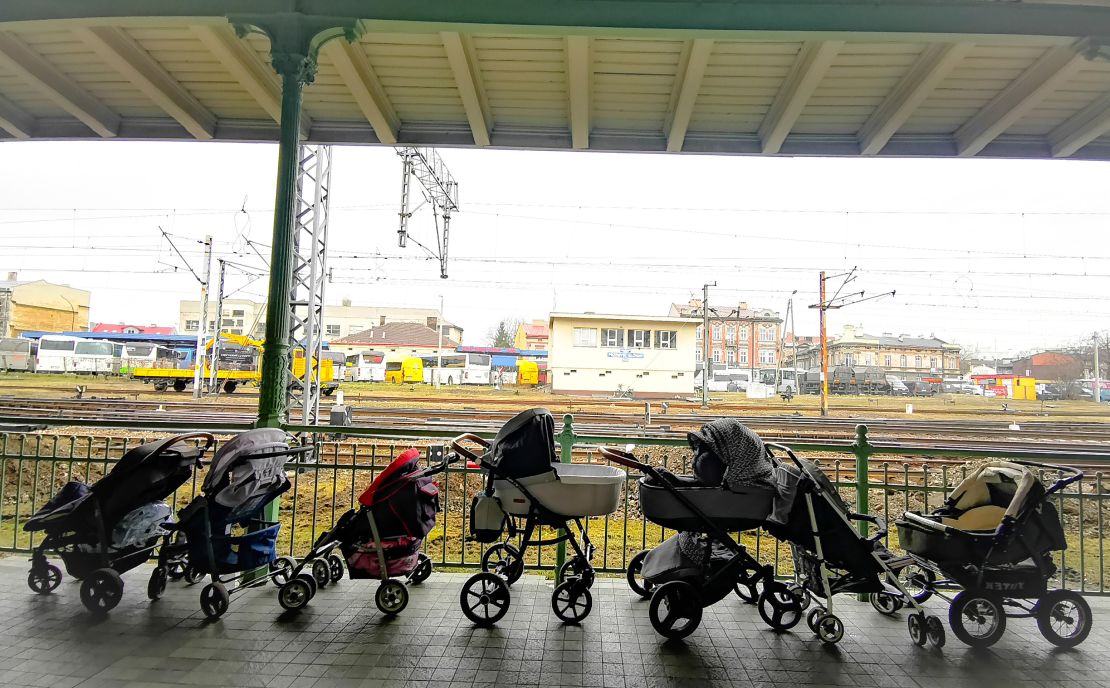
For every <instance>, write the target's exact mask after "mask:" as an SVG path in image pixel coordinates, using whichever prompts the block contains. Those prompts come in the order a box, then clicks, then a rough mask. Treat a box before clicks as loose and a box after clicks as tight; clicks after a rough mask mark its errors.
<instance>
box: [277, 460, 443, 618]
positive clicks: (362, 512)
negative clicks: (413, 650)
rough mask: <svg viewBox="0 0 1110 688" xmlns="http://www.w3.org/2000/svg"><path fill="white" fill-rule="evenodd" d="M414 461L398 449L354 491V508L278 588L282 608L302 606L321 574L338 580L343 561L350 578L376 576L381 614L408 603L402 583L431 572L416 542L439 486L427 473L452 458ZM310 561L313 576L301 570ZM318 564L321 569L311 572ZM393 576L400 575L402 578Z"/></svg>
mask: <svg viewBox="0 0 1110 688" xmlns="http://www.w3.org/2000/svg"><path fill="white" fill-rule="evenodd" d="M429 458H430V457H429ZM419 461H420V452H419V450H417V449H409V450H407V451H405V452H402V453H401V454H400V455H399V456H398V457H397V458H396V459H394V460H393V462H392V463H390V464H389V466H387V467H386V468H385V469H384V470H382V472H381V473H379V474H378V475H377V477H376V478H374V480H373V481H372V482H371V483H370V485H369V486H368V487H367V488H366V490H365V491H363V493H362V494H361V495H359V498H358V502H359V505H360V507H359V508H358V510H357V511H356V510H355V509H350V510H348V511H347V512H346V513H345V514H343V515H342V516H340V517H339V520H338V521H336V523H335V525H334V526H333V527H332V528H331V530H329V531H327V532H326V533H323V534H321V535H320V537H318V538H317V539H316V543H315V544H313V546H312V550H311V551H310V552H309V553H308V554H307V555H305V557H304V559H303V560H302V561H301V563H300V564H298V565H297V566H296V567H295V568H294V569H293V571H292V575H291V578H290V580H289V581H288V582H286V583H285V584H284V585H282V586H281V589H280V591H279V592H278V602H279V603H280V604H281V606H282V607H283V608H285V609H287V610H289V611H296V610H299V609H302V608H303V607H304V606H305V605H307V604H308V602H309V600H311V599H312V597H313V595H315V593H316V584H317V582H318V581H317V580H316V579H317V578H319V577H320V576H321V575H322V576H324V577H325V578H326V579H327V578H330V580H333V581H336V580H339V579H340V578H342V576H343V565H344V562H346V566H347V570H348V572H349V573H350V576H351V578H352V579H356V580H357V579H368V578H378V579H381V584H380V585H378V591H377V593H375V595H374V602H375V603H376V604H377V606H378V609H379V610H380V611H381V612H382V613H383V614H387V615H390V616H393V615H395V614H400V613H401V611H402V610H403V609H404V608H405V606H406V605H407V604H408V602H409V592H408V587H407V585H406V582H407V584H409V585H411V584H419V583H423V582H424V581H425V580H427V579H428V576H430V575H432V560H431V559H430V558H429V557H428V556H427V555H425V554H424V553H423V552H421V551H420V546H421V544H422V543H423V541H424V537H425V536H426V535H427V534H428V533H429V532H430V531H431V529H432V528H433V527H434V526H435V522H436V512H437V511H439V488H438V487H437V486H436V483H435V481H434V480H432V476H433V475H436V474H438V473H442V472H443V471H445V470H447V466H448V465H449V464H450V463H451V460H450V458H448V457H444V458H443V460H442V461H441V462H439V463H437V464H435V465H432V466H429V467H428V468H425V469H423V470H422V469H421V468H420V466H419ZM336 549H338V550H339V551H340V553H341V554H342V556H340V554H337V553H336V552H335V550H336ZM309 565H310V566H311V567H312V569H313V573H312V575H309V574H307V573H302V570H303V569H304V567H305V566H309ZM320 568H322V569H324V570H323V571H316V569H320ZM395 576H404V577H405V579H406V582H402V581H401V580H399V579H398V578H395Z"/></svg>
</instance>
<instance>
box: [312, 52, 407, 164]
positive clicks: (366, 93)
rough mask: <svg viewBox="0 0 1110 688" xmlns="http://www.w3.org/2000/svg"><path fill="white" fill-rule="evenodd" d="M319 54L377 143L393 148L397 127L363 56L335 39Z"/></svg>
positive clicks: (391, 109)
mask: <svg viewBox="0 0 1110 688" xmlns="http://www.w3.org/2000/svg"><path fill="white" fill-rule="evenodd" d="M323 50H324V53H325V54H327V55H328V57H330V58H331V61H332V62H333V63H334V64H335V68H336V70H337V71H338V72H339V78H341V79H343V83H344V84H346V85H347V88H348V90H350V92H351V95H352V96H354V99H355V102H356V103H358V107H359V109H360V110H362V114H363V116H364V117H366V121H368V122H370V126H371V127H373V128H374V134H376V135H377V137H378V140H379V141H381V142H382V143H387V144H389V145H393V144H396V143H397V130H398V129H400V126H401V123H400V120H399V119H398V117H397V113H396V111H395V110H394V109H393V105H392V104H391V103H390V102H389V96H388V95H386V92H385V88H383V87H382V82H381V81H380V80H379V79H378V75H377V74H375V73H374V68H373V67H371V66H370V61H369V60H367V59H366V53H364V52H363V51H362V48H361V47H359V45H358V43H354V44H352V43H348V42H347V41H344V40H338V39H337V40H333V41H330V42H328V43H326V44H325V45H324V48H323Z"/></svg>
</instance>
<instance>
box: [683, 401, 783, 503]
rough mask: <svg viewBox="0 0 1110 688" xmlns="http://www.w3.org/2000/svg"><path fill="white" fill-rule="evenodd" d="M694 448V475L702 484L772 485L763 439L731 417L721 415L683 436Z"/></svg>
mask: <svg viewBox="0 0 1110 688" xmlns="http://www.w3.org/2000/svg"><path fill="white" fill-rule="evenodd" d="M686 440H687V441H688V442H689V443H690V448H691V449H693V450H694V477H696V478H697V479H698V481H699V482H700V483H702V484H704V485H709V486H717V485H721V484H724V486H725V487H729V488H739V487H743V486H750V485H774V484H775V480H774V467H773V465H772V464H771V461H770V458H769V457H768V455H767V448H766V447H765V446H764V445H763V440H762V439H760V437H759V435H757V434H755V432H753V431H752V430H751V429H750V428H748V427H747V426H746V425H744V424H743V423H741V422H740V421H738V420H736V419H734V418H721V419H718V420H715V421H712V422H709V423H706V424H705V425H703V426H702V428H701V431H699V432H691V433H688V434H687V435H686Z"/></svg>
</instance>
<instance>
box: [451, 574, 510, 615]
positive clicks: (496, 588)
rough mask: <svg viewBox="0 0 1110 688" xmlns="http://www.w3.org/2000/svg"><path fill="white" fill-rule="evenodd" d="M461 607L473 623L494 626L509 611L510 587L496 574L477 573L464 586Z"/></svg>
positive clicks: (461, 594)
mask: <svg viewBox="0 0 1110 688" xmlns="http://www.w3.org/2000/svg"><path fill="white" fill-rule="evenodd" d="M459 605H460V606H461V607H462V611H463V614H464V615H465V616H466V618H468V619H470V621H471V622H472V623H475V624H477V625H479V626H492V625H493V624H495V623H497V622H498V621H500V620H501V617H503V616H505V614H506V613H507V612H508V611H509V586H508V584H506V583H505V580H504V579H503V578H501V576H498V575H497V574H495V573H489V572H488V571H483V572H482V573H476V574H474V575H473V576H471V577H470V578H469V579H468V580H467V581H466V585H464V586H463V589H462V592H461V593H460V594H459Z"/></svg>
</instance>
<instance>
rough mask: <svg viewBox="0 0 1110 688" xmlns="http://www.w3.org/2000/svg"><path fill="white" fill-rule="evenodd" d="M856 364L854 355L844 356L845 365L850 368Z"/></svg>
mask: <svg viewBox="0 0 1110 688" xmlns="http://www.w3.org/2000/svg"><path fill="white" fill-rule="evenodd" d="M854 363H855V356H853V355H852V354H844V365H847V366H850V365H853V364H854Z"/></svg>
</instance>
